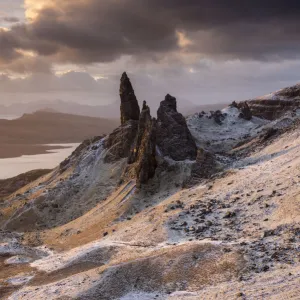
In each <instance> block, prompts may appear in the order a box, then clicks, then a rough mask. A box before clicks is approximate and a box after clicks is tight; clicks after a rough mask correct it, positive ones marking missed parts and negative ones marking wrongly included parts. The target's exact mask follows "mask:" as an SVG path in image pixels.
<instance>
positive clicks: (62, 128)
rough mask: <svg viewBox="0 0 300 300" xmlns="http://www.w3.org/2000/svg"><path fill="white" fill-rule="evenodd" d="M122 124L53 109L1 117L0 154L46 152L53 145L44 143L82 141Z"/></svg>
mask: <svg viewBox="0 0 300 300" xmlns="http://www.w3.org/2000/svg"><path fill="white" fill-rule="evenodd" d="M118 125H119V121H118V120H112V119H104V118H92V117H85V116H76V115H71V114H62V113H55V112H49V111H38V112H36V113H33V114H24V115H23V116H22V117H21V118H19V119H15V120H0V144H1V147H0V158H5V157H16V156H20V155H23V154H38V153H44V152H45V151H46V150H47V149H49V147H45V146H43V145H44V144H61V143H77V142H78V143H80V142H82V141H83V140H84V139H88V138H92V137H94V136H98V135H102V134H107V133H110V132H111V131H112V130H113V129H114V128H116V127H117V126H118ZM56 148H57V147H56Z"/></svg>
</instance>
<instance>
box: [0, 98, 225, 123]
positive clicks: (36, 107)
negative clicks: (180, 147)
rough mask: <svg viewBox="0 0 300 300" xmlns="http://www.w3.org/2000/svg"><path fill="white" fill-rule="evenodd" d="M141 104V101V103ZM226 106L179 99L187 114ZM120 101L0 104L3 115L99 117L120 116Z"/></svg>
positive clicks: (0, 111) (152, 104)
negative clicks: (57, 113) (46, 114)
mask: <svg viewBox="0 0 300 300" xmlns="http://www.w3.org/2000/svg"><path fill="white" fill-rule="evenodd" d="M140 105H141V103H140ZM149 106H150V108H151V111H153V112H155V111H156V110H157V109H158V107H159V103H155V102H153V101H152V102H151V101H149ZM225 106H226V103H218V104H203V105H196V104H193V103H191V102H190V101H187V100H182V99H181V100H179V101H178V108H179V110H180V112H181V113H182V114H183V115H185V116H187V115H190V114H193V113H196V112H200V111H202V110H204V111H209V110H217V109H222V108H224V107H225ZM119 109H120V103H119V102H115V103H111V104H108V105H98V106H92V105H85V104H79V103H75V102H69V101H62V100H53V101H34V102H29V103H14V104H11V105H9V106H4V105H0V114H2V115H19V116H21V115H23V114H24V113H33V112H36V111H40V110H42V111H45V110H46V111H48V112H60V113H65V114H73V115H81V116H89V117H97V118H116V119H118V118H119Z"/></svg>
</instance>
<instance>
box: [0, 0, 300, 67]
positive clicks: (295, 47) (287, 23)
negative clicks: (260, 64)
mask: <svg viewBox="0 0 300 300" xmlns="http://www.w3.org/2000/svg"><path fill="white" fill-rule="evenodd" d="M299 13H300V1H294V0H290V1H282V0H280V1H279V0H277V1H276V0H275V1H261V0H260V1H258V0H254V1H248V0H247V1H246V0H231V1H230V2H229V1H224V0H215V1H212V0H210V1H209V0H185V1H182V0H152V1H148V0H119V1H117V0H113V1H111V0H102V1H99V0H72V1H71V0H65V1H61V0H49V3H48V4H47V5H46V6H44V8H43V9H41V10H39V11H38V13H37V15H35V16H34V17H33V19H32V20H31V22H30V23H27V24H23V25H16V26H12V27H11V31H9V32H5V31H1V32H0V49H1V50H0V56H1V58H0V59H2V60H11V59H14V58H15V56H18V53H17V52H16V51H15V50H16V49H17V48H20V49H23V50H33V51H35V52H36V53H37V54H38V55H42V56H50V57H51V59H53V60H54V61H57V62H64V63H65V62H74V63H92V62H110V61H114V60H116V59H117V58H119V57H120V56H122V55H132V56H134V57H137V58H142V59H145V58H147V59H154V60H155V59H157V60H159V59H160V58H161V57H162V56H165V55H169V53H173V52H178V51H179V50H180V49H181V48H184V51H185V53H198V54H201V55H203V56H208V57H216V58H238V59H259V60H262V59H265V60H278V59H289V58H297V57H299V53H300V39H299V35H300V18H299ZM178 32H182V33H184V41H183V43H181V44H179V43H178ZM180 45H181V46H182V47H181V48H180ZM183 46H184V47H183Z"/></svg>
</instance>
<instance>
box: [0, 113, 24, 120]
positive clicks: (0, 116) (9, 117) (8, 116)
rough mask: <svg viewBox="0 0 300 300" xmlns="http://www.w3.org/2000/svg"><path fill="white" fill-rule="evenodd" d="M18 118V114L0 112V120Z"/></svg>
mask: <svg viewBox="0 0 300 300" xmlns="http://www.w3.org/2000/svg"><path fill="white" fill-rule="evenodd" d="M18 118H20V116H16V115H1V114H0V120H1V119H4V120H15V119H18Z"/></svg>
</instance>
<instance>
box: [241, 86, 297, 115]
mask: <svg viewBox="0 0 300 300" xmlns="http://www.w3.org/2000/svg"><path fill="white" fill-rule="evenodd" d="M246 102H247V103H248V105H249V107H250V109H251V111H252V113H253V114H254V115H255V116H257V117H261V118H264V119H268V120H275V119H276V118H279V117H281V116H283V115H284V114H285V113H286V112H288V111H294V112H296V110H297V109H299V107H300V85H299V84H296V85H293V86H290V87H286V88H283V89H280V90H278V91H276V92H272V93H270V94H267V95H264V96H260V97H257V98H255V99H250V100H248V101H246ZM242 103H245V102H242Z"/></svg>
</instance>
